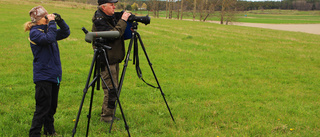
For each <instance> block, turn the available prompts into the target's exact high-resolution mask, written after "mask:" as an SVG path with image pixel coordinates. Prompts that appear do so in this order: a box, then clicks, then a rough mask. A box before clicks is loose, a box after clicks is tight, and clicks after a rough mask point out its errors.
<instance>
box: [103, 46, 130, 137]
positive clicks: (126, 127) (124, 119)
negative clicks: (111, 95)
mask: <svg viewBox="0 0 320 137" xmlns="http://www.w3.org/2000/svg"><path fill="white" fill-rule="evenodd" d="M102 50H103V53H104V58H105V63H106V66H107V70H108V73H109V76H110V79H111V83H112V86H113V88H114V89H115V91H116V94H115V95H116V98H117V102H118V104H119V108H120V111H121V114H122V118H123V121H124V124H125V129H126V130H127V132H128V136H129V137H131V136H130V132H129V126H128V124H127V121H126V118H125V116H124V113H123V109H122V106H121V103H120V99H119V96H118V94H117V92H118V89H117V87H116V86H115V84H114V80H113V77H112V74H111V70H110V66H109V62H108V59H107V53H106V52H105V50H104V49H102ZM104 84H106V83H104ZM113 117H114V114H113ZM112 121H114V120H113V119H112Z"/></svg>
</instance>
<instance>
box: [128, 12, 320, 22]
mask: <svg viewBox="0 0 320 137" xmlns="http://www.w3.org/2000/svg"><path fill="white" fill-rule="evenodd" d="M134 13H135V14H142V15H147V14H148V13H149V14H150V16H152V17H153V12H147V11H137V12H134ZM245 15H247V16H245ZM159 16H160V17H163V18H165V17H166V12H165V11H160V13H159ZM202 16H204V17H205V16H206V14H205V13H204V14H203V15H202ZM204 17H202V20H203V19H204ZM235 18H236V20H234V22H247V23H268V24H314V23H320V11H307V12H306V11H297V10H263V11H261V10H253V11H246V12H239V13H238V14H236V15H235ZM173 19H177V13H176V12H173ZM183 19H193V13H192V12H188V11H187V12H184V14H183ZM199 19H200V13H197V14H196V18H195V20H199ZM206 20H207V21H220V13H219V12H218V11H216V12H214V13H213V14H210V16H208V18H207V19H206Z"/></svg>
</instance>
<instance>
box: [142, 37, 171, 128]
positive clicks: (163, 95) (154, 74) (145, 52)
mask: <svg viewBox="0 0 320 137" xmlns="http://www.w3.org/2000/svg"><path fill="white" fill-rule="evenodd" d="M136 35H137V37H138V39H139V42H140V45H141V48H142V49H143V51H144V54H145V56H146V58H147V60H148V63H149V66H150V68H151V70H152V73H153V76H154V78H155V79H156V81H157V84H158V87H159V89H160V92H161V95H162V97H163V99H164V102H165V103H166V105H167V108H168V110H169V113H170V116H171V119H172V120H173V122H175V121H174V118H173V115H172V113H171V110H170V107H169V105H168V103H167V100H166V98H165V94H164V93H163V92H162V88H161V86H160V83H159V81H158V78H157V76H156V73H155V72H154V70H153V67H152V63H151V62H150V59H149V57H148V54H147V51H146V49H145V47H144V45H143V42H142V40H141V37H140V34H139V33H137V34H136Z"/></svg>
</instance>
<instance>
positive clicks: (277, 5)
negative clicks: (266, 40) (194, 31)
mask: <svg viewBox="0 0 320 137" xmlns="http://www.w3.org/2000/svg"><path fill="white" fill-rule="evenodd" d="M74 1H77V0H74ZM78 1H84V0H78ZM85 2H86V3H88V4H96V3H97V0H85ZM117 8H118V9H123V10H131V11H134V10H147V11H150V12H151V14H152V15H153V16H154V17H159V12H160V11H166V18H169V19H172V18H176V19H180V20H182V19H183V16H184V15H186V14H189V13H191V14H192V17H193V20H196V17H197V20H200V21H205V20H206V19H207V17H209V16H210V15H212V14H214V13H218V14H219V18H220V23H221V24H223V23H224V22H226V23H228V22H231V21H233V20H234V19H235V16H234V15H235V14H236V13H238V12H241V11H249V10H263V9H284V10H286V9H288V10H320V0H282V1H246V0H119V2H118V3H117Z"/></svg>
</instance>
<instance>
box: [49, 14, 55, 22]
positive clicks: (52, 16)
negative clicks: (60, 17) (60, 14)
mask: <svg viewBox="0 0 320 137" xmlns="http://www.w3.org/2000/svg"><path fill="white" fill-rule="evenodd" d="M47 18H48V20H49V21H51V20H54V18H55V16H54V15H53V14H48V15H47Z"/></svg>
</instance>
